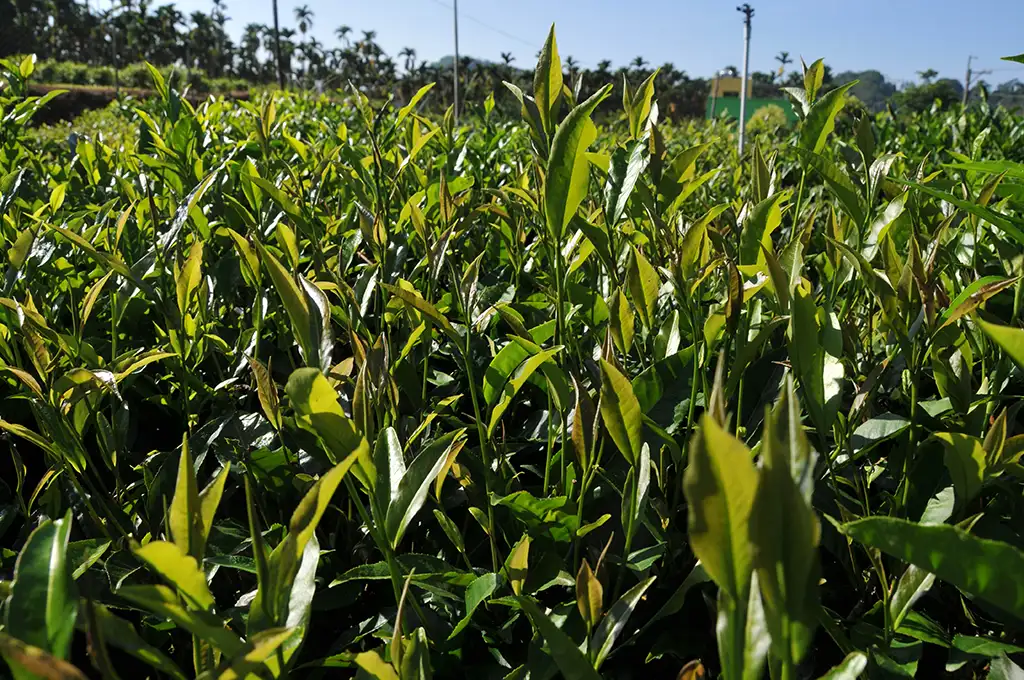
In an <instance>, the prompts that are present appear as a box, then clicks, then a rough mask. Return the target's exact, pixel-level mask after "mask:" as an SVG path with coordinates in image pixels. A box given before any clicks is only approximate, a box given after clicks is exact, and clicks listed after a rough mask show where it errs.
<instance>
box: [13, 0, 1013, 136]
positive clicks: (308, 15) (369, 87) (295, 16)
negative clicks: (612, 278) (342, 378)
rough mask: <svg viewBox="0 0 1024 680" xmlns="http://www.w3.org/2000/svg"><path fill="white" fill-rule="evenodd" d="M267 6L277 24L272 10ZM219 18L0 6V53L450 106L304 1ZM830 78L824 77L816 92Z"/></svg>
mask: <svg viewBox="0 0 1024 680" xmlns="http://www.w3.org/2000/svg"><path fill="white" fill-rule="evenodd" d="M272 2H273V3H274V10H275V15H277V14H279V13H278V12H277V7H276V5H277V1H276V0H272ZM226 10H227V8H226V5H225V0H213V1H212V7H211V9H210V11H209V13H204V12H201V11H195V12H192V13H191V14H185V13H183V12H181V11H180V10H179V9H178V8H177V7H176V6H175V5H174V4H164V5H160V6H155V7H154V5H153V3H152V2H150V1H149V0H121V4H119V5H112V6H110V7H109V8H107V9H100V8H94V7H92V5H91V4H90V3H89V2H77V1H76V0H0V17H5V20H4V21H0V56H9V55H14V54H28V53H34V54H36V55H37V56H38V57H39V58H40V59H51V60H55V61H64V62H77V63H83V64H88V65H95V66H113V67H115V68H118V67H123V66H126V65H128V64H131V63H138V62H141V61H148V62H150V63H152V64H154V65H156V66H163V67H169V66H181V67H183V68H185V69H197V70H201V71H205V72H206V74H208V75H209V76H210V77H212V78H237V79H242V80H245V81H247V82H249V83H254V84H270V83H273V82H275V81H276V80H277V79H278V78H279V77H280V78H281V79H282V80H283V81H284V82H285V84H286V85H288V86H291V87H304V88H314V87H315V88H323V89H333V88H337V87H345V86H348V85H349V84H351V85H352V86H354V87H357V88H359V89H360V90H361V91H363V92H364V93H366V94H367V95H369V96H371V97H386V96H389V95H395V96H396V97H397V98H398V99H400V100H401V99H405V98H408V97H409V96H411V95H412V93H414V92H415V91H416V90H418V89H419V88H420V87H422V86H423V85H424V84H426V83H430V82H435V83H437V86H436V87H435V94H434V96H433V98H432V99H433V100H434V101H435V103H438V104H440V105H442V106H447V105H448V104H449V103H451V102H452V100H453V96H454V93H453V91H452V90H453V88H452V82H451V77H450V75H451V69H452V63H451V58H450V57H448V58H445V59H442V60H440V61H435V62H429V61H426V60H422V59H419V58H418V55H417V53H416V50H415V49H413V48H411V47H406V48H404V49H402V50H401V51H399V52H398V54H397V55H395V56H391V55H388V54H387V53H386V52H385V51H384V50H383V49H382V48H381V47H380V45H379V44H378V43H377V42H376V37H377V35H376V32H375V31H361V32H356V31H353V29H352V28H351V27H350V26H346V25H342V26H338V27H337V28H336V29H335V30H334V31H333V34H334V36H335V38H336V41H337V42H336V43H335V44H334V45H330V46H329V45H325V44H323V43H322V42H320V41H319V40H317V39H316V38H315V37H314V36H313V34H312V29H313V27H314V25H315V24H316V21H317V18H316V15H315V13H314V12H313V10H312V9H310V7H309V6H308V5H305V4H303V5H298V6H296V7H294V8H292V11H291V13H290V15H289V14H288V13H281V14H280V16H281V18H282V19H283V20H284V21H286V22H290V25H287V26H286V25H281V26H280V27H279V28H278V30H275V28H274V27H273V26H267V25H264V24H258V23H250V24H247V25H246V26H245V27H244V28H243V30H242V32H241V35H240V37H239V39H238V40H237V42H236V41H235V40H233V39H232V38H231V36H230V35H229V34H228V32H227V31H226V30H225V26H226V24H227V22H228V21H229V20H230V17H228V16H227V13H226ZM8 18H9V19H8ZM278 55H279V57H278ZM278 58H279V60H280V61H279V62H278ZM775 61H776V64H777V68H775V69H774V70H773V71H755V72H754V73H752V74H751V80H752V82H753V96H754V97H765V98H772V97H784V96H785V95H784V94H783V92H782V90H781V88H783V87H786V86H790V85H800V84H801V82H802V75H801V73H800V71H799V70H798V69H797V68H795V65H794V59H793V58H792V57H791V56H790V54H789V52H785V51H783V52H779V53H778V55H776V57H775ZM526 66H529V65H526ZM563 66H564V67H565V69H566V71H567V75H568V76H569V77H570V79H571V81H570V82H575V81H576V80H577V79H580V80H582V82H583V86H584V88H593V87H595V86H597V85H599V84H604V83H608V82H612V83H616V86H617V87H618V86H619V84H621V83H622V81H623V79H624V78H626V79H628V80H629V81H630V82H633V83H634V84H635V83H637V82H639V81H640V80H643V79H644V78H646V77H647V76H648V75H650V74H651V73H652V72H654V70H655V67H654V65H652V64H649V63H648V62H647V61H646V60H645V59H644V58H643V57H639V56H638V57H636V58H635V59H633V60H632V61H631V62H630V63H629V64H625V65H621V66H619V67H618V68H613V67H612V62H611V61H608V60H605V61H601V62H599V63H598V64H597V65H596V67H594V68H589V69H588V68H583V67H582V66H580V64H579V63H578V62H577V61H576V60H575V59H574V58H573V57H572V56H571V55H569V56H566V57H564V59H563ZM796 66H798V65H796ZM279 67H280V73H279ZM460 73H461V74H462V83H461V86H460V87H461V88H462V93H463V98H464V99H465V100H466V101H470V102H480V101H483V100H484V99H485V98H486V96H487V95H488V94H490V93H492V92H497V93H499V96H498V97H497V99H498V100H499V106H501V105H504V106H511V105H512V104H513V100H512V98H511V97H510V96H509V97H505V96H502V95H501V94H500V93H503V92H504V88H503V87H502V86H501V83H502V81H510V82H513V83H522V84H524V85H525V84H527V83H528V82H529V81H530V79H531V77H532V76H531V72H530V71H528V70H526V69H520V68H519V67H518V65H517V64H516V63H515V58H514V57H513V55H512V54H511V53H508V52H506V53H503V54H502V55H501V60H500V61H498V62H485V61H479V60H476V59H473V58H471V57H462V58H461V59H460ZM720 73H722V74H723V75H736V74H737V69H736V68H735V67H732V66H730V67H726V68H725V69H723V70H722V71H721V72H720ZM832 75H833V74H832V72H831V69H828V68H826V85H828V84H829V83H830V82H831V81H832V79H833V77H832ZM935 75H936V74H935V73H934V71H931V70H928V71H923V72H920V73H919V76H920V77H921V80H920V82H917V83H911V84H906V85H904V86H903V87H902V88H897V86H896V85H895V84H893V83H890V82H889V81H887V80H886V79H885V77H884V76H883V75H882V74H881V73H879V72H878V71H865V72H861V73H854V72H847V73H842V74H839V75H838V76H837V77H836V78H835V80H836V81H842V82H845V81H847V80H851V79H854V78H858V79H859V80H860V81H861V82H860V84H859V85H858V86H857V87H856V88H855V89H854V90H853V94H854V95H855V96H857V98H858V99H860V100H861V102H862V103H863V104H864V105H865V107H866V108H867V109H869V110H871V111H879V110H882V109H883V108H885V106H886V105H888V104H894V105H896V106H899V107H906V108H910V109H915V110H923V109H925V108H929V107H930V106H932V105H933V102H934V101H935V99H936V98H938V99H940V100H941V101H942V102H943V103H944V104H946V105H952V104H955V103H957V102H959V101H960V99H961V97H962V94H963V89H962V86H961V85H960V84H959V83H958V82H957V81H954V80H948V79H944V80H935ZM655 87H656V88H657V91H658V99H659V102H660V103H661V106H662V109H663V112H664V113H665V114H666V115H669V116H671V117H674V118H687V117H689V118H694V117H701V116H703V115H704V113H705V109H706V105H707V98H708V95H709V92H710V79H709V78H704V77H694V76H691V75H690V74H688V73H687V72H686V71H685V70H682V69H679V68H677V67H676V66H675V65H674V64H671V63H666V64H662V65H661V66H660V67H657V75H656V77H655ZM990 89H991V88H990V87H989V86H988V85H987V84H986V83H983V82H982V83H979V85H978V87H977V88H972V93H971V94H972V97H973V96H978V95H980V94H981V92H982V91H983V90H985V91H986V92H987V91H988V90H990ZM993 96H994V97H995V98H996V100H997V101H996V102H995V103H1003V104H1012V105H1018V106H1019V105H1021V104H1024V85H1021V83H1020V82H1019V81H1010V82H1009V83H1004V84H1003V85H1000V86H999V87H998V88H995V90H994V92H993ZM502 103H503V104H502Z"/></svg>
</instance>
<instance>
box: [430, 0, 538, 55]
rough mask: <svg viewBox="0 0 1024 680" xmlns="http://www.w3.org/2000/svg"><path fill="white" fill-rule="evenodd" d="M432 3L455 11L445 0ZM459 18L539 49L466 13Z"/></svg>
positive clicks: (461, 13)
mask: <svg viewBox="0 0 1024 680" xmlns="http://www.w3.org/2000/svg"><path fill="white" fill-rule="evenodd" d="M430 1H431V2H433V3H434V4H435V5H440V6H441V7H445V8H447V9H451V10H454V7H453V6H452V5H450V4H448V3H447V2H443V0H430ZM459 16H460V17H461V18H463V19H468V20H469V21H472V22H473V23H474V24H477V25H478V26H482V27H483V28H486V29H487V30H489V31H494V32H495V33H497V34H498V35H503V36H505V37H506V38H508V39H509V40H515V41H516V42H518V43H522V44H523V45H526V46H527V47H531V48H534V49H536V47H537V45H536V41H532V40H526V39H525V38H520V37H519V36H517V35H513V34H511V33H509V32H508V31H506V30H504V29H502V28H498V27H497V26H492V25H491V24H489V23H487V22H486V21H481V20H480V19H477V18H476V17H474V16H473V15H471V14H466V13H465V12H459Z"/></svg>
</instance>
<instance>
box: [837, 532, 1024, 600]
mask: <svg viewBox="0 0 1024 680" xmlns="http://www.w3.org/2000/svg"><path fill="white" fill-rule="evenodd" d="M843 531H844V533H846V534H847V535H848V536H850V537H851V538H853V539H854V540H856V541H859V542H861V543H864V544H865V545H868V546H870V547H873V548H878V549H879V550H881V551H882V552H885V553H887V554H889V555H892V556H893V557H895V558H897V559H900V560H903V561H904V562H907V563H909V564H912V565H914V566H917V567H919V568H921V569H924V570H926V571H928V572H929V573H933V574H935V575H936V576H937V577H938V578H940V579H942V580H943V581H947V582H949V583H951V584H953V585H954V586H956V587H957V588H960V589H961V590H963V591H964V592H966V593H968V594H970V595H973V596H976V597H978V598H981V599H982V600H985V601H986V602H988V603H989V604H991V605H993V606H994V607H996V608H998V609H1001V610H1003V611H1006V612H1008V613H1010V614H1012V615H1014V616H1018V617H1019V616H1021V615H1022V614H1024V554H1022V553H1021V552H1020V551H1019V550H1017V549H1016V548H1014V547H1013V546H1011V545H1009V544H1007V543H1003V542H1001V541H992V540H988V539H984V538H978V537H976V536H972V535H971V534H968V533H967V532H966V531H964V530H963V529H959V528H957V527H954V526H950V525H935V526H924V525H920V524H914V523H912V522H908V521H906V520H901V519H895V518H889V517H868V518H865V519H862V520H858V521H856V522H852V523H850V524H846V525H844V526H843Z"/></svg>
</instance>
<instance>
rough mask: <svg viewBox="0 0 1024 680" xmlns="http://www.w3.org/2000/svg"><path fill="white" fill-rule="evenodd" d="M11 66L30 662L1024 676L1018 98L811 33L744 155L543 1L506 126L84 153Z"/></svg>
mask: <svg viewBox="0 0 1024 680" xmlns="http://www.w3.org/2000/svg"><path fill="white" fill-rule="evenodd" d="M3 68H4V69H5V71H4V73H5V75H4V78H5V79H6V80H7V82H8V87H7V89H5V90H3V91H2V92H0V95H2V96H0V121H2V123H0V125H2V127H0V177H2V179H0V216H2V224H0V229H2V238H3V239H4V248H5V250H6V253H7V263H6V272H5V276H4V279H3V283H2V291H0V375H2V383H0V384H2V387H0V389H2V390H3V398H4V401H3V404H4V406H3V410H2V413H0V416H2V419H0V428H2V430H3V432H4V433H5V436H4V441H3V444H4V448H5V449H6V454H7V457H8V458H9V461H10V462H9V463H7V462H5V463H4V464H5V465H6V466H7V467H6V468H5V469H4V474H3V476H2V480H3V484H0V537H2V541H3V542H2V546H3V548H2V549H3V553H2V555H0V561H2V565H3V570H4V571H3V572H2V574H3V576H4V577H5V578H6V579H7V580H4V581H0V598H2V600H3V602H4V604H3V624H2V626H3V627H2V629H0V654H2V655H3V657H4V659H5V660H6V662H7V665H8V667H9V669H10V671H9V672H10V674H11V675H12V677H15V678H40V677H41V678H53V677H61V678H81V677H87V673H88V674H93V675H97V676H98V677H103V678H129V677H154V678H155V677H171V678H187V677H197V678H236V677H253V678H259V677H264V678H265V677H336V676H343V677H348V676H352V675H355V676H357V677H372V678H381V679H391V678H401V679H402V680H406V679H412V678H416V679H420V678H430V677H434V676H436V677H486V678H550V677H556V676H557V675H559V674H561V675H562V676H564V677H568V678H595V677H610V678H612V677H635V676H638V675H640V674H644V673H648V674H653V676H657V677H671V676H673V675H675V676H677V677H680V678H699V677H723V678H727V679H743V678H760V677H765V676H770V677H772V678H817V677H827V678H855V677H858V676H859V675H861V674H862V673H867V674H868V675H869V676H870V677H890V676H892V677H913V676H915V675H917V676H919V677H939V676H942V675H945V674H957V675H958V676H959V677H975V676H977V677H984V676H986V675H987V676H988V677H992V678H1008V677H1017V675H1018V674H1020V673H1024V671H1022V670H1021V669H1020V668H1019V667H1018V666H1017V665H1016V664H1015V662H1014V660H1013V659H1014V658H1017V657H1015V655H1017V654H1019V653H1022V652H1024V646H1022V645H1024V637H1022V635H1021V629H1022V625H1021V621H1022V619H1024V553H1022V552H1021V550H1022V548H1024V539H1022V536H1021V533H1020V529H1019V527H1018V525H1019V521H1018V520H1019V518H1020V517H1021V516H1022V513H1024V507H1021V506H1022V503H1021V479H1022V478H1024V467H1022V466H1021V463H1020V457H1021V455H1022V454H1024V434H1022V433H1020V431H1019V430H1020V426H1019V411H1020V408H1021V404H1022V403H1024V402H1022V401H1021V399H1020V397H1019V396H1018V392H1019V391H1020V389H1021V384H1022V370H1024V330H1022V329H1021V328H1020V322H1021V316H1020V312H1021V309H1020V308H1021V300H1022V297H1024V283H1022V278H1021V277H1022V273H1024V272H1022V271H1021V270H1022V266H1024V258H1022V257H1021V252H1022V247H1024V214H1022V205H1024V166H1022V165H1021V164H1020V163H1018V162H1016V161H1017V158H1016V156H1015V154H1017V153H1018V152H1017V149H1018V147H1019V143H1018V142H1019V140H1020V138H1021V135H1022V131H1024V120H1022V119H1021V118H1020V117H1018V116H1016V115H1015V114H1013V113H1010V112H1008V111H1005V110H1002V109H993V108H990V107H988V106H987V105H982V106H978V107H973V108H970V109H967V110H957V111H955V112H951V113H935V114H933V115H932V116H922V117H911V118H901V117H893V116H891V115H889V114H883V115H880V116H878V117H876V118H873V117H869V116H867V115H866V114H864V113H863V111H857V110H856V107H853V106H848V104H849V103H850V102H849V101H848V97H847V91H848V89H849V85H844V86H841V87H839V88H837V89H834V90H831V91H828V92H823V91H822V86H821V85H822V81H823V76H824V69H823V66H822V62H820V61H819V62H815V63H814V64H812V65H811V66H809V67H807V68H806V69H805V79H804V86H803V87H802V88H795V89H792V90H791V92H790V94H791V95H792V96H793V98H794V100H795V101H796V102H797V108H798V110H799V112H800V117H801V121H800V123H799V125H798V127H797V128H796V130H794V131H792V132H787V131H786V130H784V129H783V130H775V129H772V130H764V131H762V132H759V133H757V134H756V136H755V137H754V142H755V143H754V144H753V146H752V148H751V151H750V152H749V153H748V154H747V155H746V156H744V157H743V158H740V157H738V156H737V154H736V152H735V151H734V150H733V148H734V147H733V145H732V140H731V136H732V134H733V130H732V129H731V128H730V127H729V125H728V123H725V122H722V121H716V122H713V123H707V124H694V123H690V124H672V123H668V122H666V121H664V120H662V118H661V115H660V112H659V107H658V103H657V93H656V91H655V89H654V78H653V77H652V78H649V79H647V80H646V81H644V82H642V83H631V84H627V86H626V87H625V90H626V95H625V96H624V97H623V102H622V113H621V115H620V116H618V117H617V118H601V117H598V116H595V111H596V110H597V107H598V105H599V104H601V103H602V101H604V100H605V99H606V98H607V97H608V95H609V90H610V88H609V87H604V88H601V89H598V90H596V91H593V92H591V91H584V90H583V89H582V87H581V86H580V84H579V83H578V82H572V81H570V80H568V79H566V77H565V76H564V75H563V70H562V65H561V62H560V59H559V55H558V50H557V45H556V41H555V35H554V31H553V30H552V32H551V34H550V35H549V37H548V39H547V42H546V43H545V45H544V48H543V50H542V51H541V54H540V57H539V62H538V65H537V69H536V75H535V79H534V87H533V91H532V93H528V92H524V91H522V90H520V89H519V88H517V87H515V86H511V87H510V88H509V91H510V93H499V94H498V95H496V96H513V97H515V98H516V100H517V101H518V102H519V103H520V104H521V112H522V120H521V121H515V122H508V121H504V120H500V119H499V118H498V116H496V115H495V112H494V106H493V99H488V101H486V102H484V103H483V104H482V105H481V115H480V116H479V117H478V118H475V119H473V120H471V121H470V122H467V123H466V124H464V125H461V126H460V125H457V124H455V122H454V121H453V118H452V116H451V114H450V113H449V114H448V115H447V116H445V117H444V118H443V119H440V120H435V119H432V118H430V117H428V116H425V115H423V114H421V113H420V112H419V111H418V105H419V104H420V103H421V102H422V101H423V99H424V98H425V97H429V96H430V87H426V88H424V89H423V90H421V91H420V92H419V93H417V94H416V95H415V96H414V97H412V99H411V100H410V101H409V102H407V103H405V104H404V105H402V106H399V105H397V104H395V103H393V102H371V101H369V100H368V99H367V98H366V97H365V96H364V95H363V94H361V93H360V92H358V91H353V92H350V93H348V96H347V98H346V99H345V100H344V101H342V102H338V101H336V100H332V99H329V98H327V97H325V96H314V95H308V94H298V93H273V94H269V93H268V94H267V95H266V96H265V97H263V98H262V99H261V100H260V101H259V102H228V101H225V100H221V99H215V98H210V99H208V100H207V101H205V102H204V103H202V104H201V105H199V106H193V105H191V104H190V103H189V102H188V101H186V100H184V99H183V98H181V97H180V96H179V94H178V92H176V91H175V90H174V88H173V87H169V86H168V85H167V83H165V81H164V80H163V78H162V76H161V74H160V73H159V71H157V70H156V69H152V73H151V75H152V79H153V87H154V89H155V90H156V91H157V92H158V93H159V97H158V98H157V99H155V100H153V101H151V102H147V103H140V104H139V106H138V107H137V108H135V109H134V111H131V112H122V113H121V115H124V116H125V122H126V124H130V125H131V126H132V129H135V130H137V134H135V135H131V134H127V133H125V134H120V135H117V136H114V137H112V138H108V137H104V136H103V135H92V136H89V135H77V136H75V135H73V136H71V137H70V138H69V139H68V140H67V141H66V142H65V141H61V140H53V139H48V138H46V137H37V136H34V135H32V134H31V133H30V132H29V131H28V129H27V126H28V124H29V122H30V119H31V116H32V115H33V113H34V112H35V111H36V110H38V108H39V107H40V106H41V105H43V103H44V102H43V101H42V100H38V99H34V98H32V97H27V96H26V94H27V89H26V87H25V85H26V83H27V81H28V79H29V78H30V76H31V73H32V69H33V62H32V60H31V59H26V60H25V61H23V62H21V63H9V62H5V63H4V64H3ZM54 96H56V95H54ZM851 111H852V113H851Z"/></svg>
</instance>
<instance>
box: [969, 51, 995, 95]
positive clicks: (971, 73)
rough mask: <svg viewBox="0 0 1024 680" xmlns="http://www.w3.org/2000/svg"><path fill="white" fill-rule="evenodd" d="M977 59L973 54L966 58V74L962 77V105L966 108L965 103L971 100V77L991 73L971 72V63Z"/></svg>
mask: <svg viewBox="0 0 1024 680" xmlns="http://www.w3.org/2000/svg"><path fill="white" fill-rule="evenodd" d="M975 59H977V57H976V56H974V55H973V54H972V55H970V56H969V57H967V73H966V75H964V100H963V105H964V106H965V107H966V106H967V102H968V101H969V100H970V98H971V79H972V77H973V76H984V75H988V74H989V73H992V71H977V72H975V71H973V70H971V62H972V61H974V60H975Z"/></svg>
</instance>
